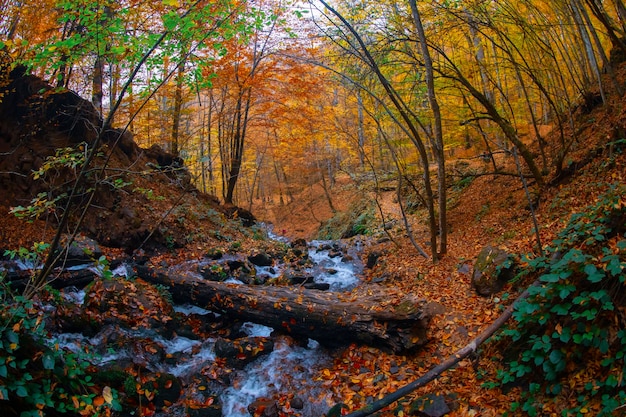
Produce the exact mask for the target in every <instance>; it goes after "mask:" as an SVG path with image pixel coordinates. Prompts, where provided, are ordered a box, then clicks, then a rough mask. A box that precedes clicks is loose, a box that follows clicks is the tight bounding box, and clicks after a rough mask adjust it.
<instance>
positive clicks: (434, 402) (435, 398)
mask: <svg viewBox="0 0 626 417" xmlns="http://www.w3.org/2000/svg"><path fill="white" fill-rule="evenodd" d="M450 411H452V410H450V407H448V404H447V403H446V399H445V397H444V396H443V395H439V394H428V395H425V396H423V397H421V398H418V399H417V400H415V401H413V403H411V408H410V410H409V414H410V415H412V416H419V417H443V416H445V415H447V414H448V413H449V412H450Z"/></svg>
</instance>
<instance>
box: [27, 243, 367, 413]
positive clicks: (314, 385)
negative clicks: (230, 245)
mask: <svg viewBox="0 0 626 417" xmlns="http://www.w3.org/2000/svg"><path fill="white" fill-rule="evenodd" d="M270 237H272V238H273V239H282V238H280V237H278V236H275V235H272V234H271V233H270ZM283 241H284V240H283ZM284 242H285V243H286V241H284ZM339 248H342V249H339ZM353 250H356V249H353ZM346 253H347V250H346V249H345V245H343V244H341V243H340V242H332V241H313V242H310V243H309V244H308V259H310V260H311V261H312V262H311V263H309V264H308V266H307V268H306V269H305V272H306V273H309V274H311V275H312V276H313V277H314V282H315V283H316V284H321V285H323V286H324V287H323V288H326V287H328V288H329V289H330V290H332V291H346V290H348V289H350V288H353V287H355V286H356V285H358V283H359V273H360V272H361V270H362V266H361V265H360V261H359V257H358V256H346ZM208 264H209V261H208V260H198V261H187V262H184V263H181V264H179V265H172V266H169V271H170V272H171V273H173V274H185V273H187V274H190V275H196V276H201V275H200V274H199V273H198V272H196V271H199V270H202V269H203V268H206V267H207V265H208ZM21 266H22V267H24V268H26V267H28V265H21ZM286 268H288V266H287V265H284V264H276V265H273V266H255V269H256V271H255V273H254V274H253V275H254V276H257V277H258V276H263V277H265V278H267V279H272V278H277V277H279V276H281V275H282V274H284V273H285V269H286ZM71 269H72V270H73V271H78V270H81V269H91V270H93V272H95V273H101V271H98V270H97V269H96V268H94V267H93V266H92V265H78V266H75V267H72V268H71ZM111 272H112V274H113V275H114V276H115V277H117V279H118V280H122V279H125V280H129V281H132V280H133V279H135V278H134V276H133V269H132V266H131V265H130V264H126V263H124V264H121V265H119V266H118V267H117V268H115V269H113V270H112V271H111ZM225 282H229V283H232V284H234V285H246V284H244V283H243V282H242V281H240V280H238V279H237V278H235V277H232V276H231V277H228V279H227V280H226V281H225ZM92 291H93V288H92ZM61 295H62V297H63V298H64V299H65V300H66V301H67V303H68V304H70V305H71V306H70V307H64V308H66V309H69V310H71V309H73V308H76V309H79V310H80V309H84V308H85V303H87V302H88V299H89V297H93V295H90V294H89V289H77V288H75V287H74V288H65V289H63V290H61ZM129 307H131V308H132V307H133V306H129ZM47 308H48V309H52V310H53V309H55V307H53V306H52V305H49V306H48V307H47ZM119 315H120V316H121V317H123V316H125V315H130V313H127V312H119ZM172 315H173V316H176V318H175V320H174V321H175V322H176V323H178V326H179V327H176V328H175V329H171V328H170V327H171V326H168V324H167V323H165V324H164V323H163V322H161V323H158V322H156V321H155V322H153V325H152V326H151V327H150V328H144V327H141V326H135V327H134V328H133V327H132V326H131V327H128V326H126V325H125V324H124V323H122V322H120V321H116V320H109V321H108V322H105V323H103V325H102V326H100V327H99V328H98V330H97V332H95V334H94V330H93V327H92V328H89V329H88V331H85V332H81V331H77V330H76V327H77V326H69V327H70V328H72V330H71V331H68V330H62V331H53V332H52V334H51V338H50V343H51V344H58V346H59V347H60V348H63V349H67V350H70V351H74V352H75V351H78V350H79V349H82V350H85V351H88V352H91V353H94V354H95V356H94V359H93V360H92V363H93V364H94V365H96V366H97V367H98V368H99V369H100V370H101V371H102V372H113V371H115V370H122V369H124V370H128V369H134V372H136V373H137V374H133V375H131V374H129V375H128V377H127V379H126V381H140V382H139V383H138V384H137V385H136V388H135V391H137V392H138V393H139V395H138V397H139V398H141V394H146V392H147V394H146V396H147V398H148V399H150V400H151V401H149V403H150V404H155V405H156V406H157V409H156V410H153V412H154V415H162V416H165V415H167V416H176V415H180V416H184V415H188V414H187V413H189V412H190V411H189V410H188V409H187V406H185V405H183V404H188V403H190V402H191V403H193V404H196V405H197V404H203V405H205V406H207V407H206V408H205V409H203V408H201V407H198V409H197V410H196V414H192V415H202V416H205V415H208V416H220V415H221V416H228V417H244V416H249V415H250V414H254V410H257V412H258V409H259V407H262V408H265V411H264V412H263V413H264V414H262V415H264V416H272V415H278V413H279V412H282V413H288V415H293V416H320V415H323V414H324V413H326V412H327V411H328V409H329V408H330V406H332V405H333V404H334V402H335V401H336V400H337V399H334V398H332V394H331V391H330V390H328V389H325V386H324V381H320V380H316V378H315V377H314V376H315V375H316V374H319V372H321V371H322V370H323V369H324V368H329V367H331V366H332V361H333V356H332V351H330V350H328V349H326V348H324V347H322V346H321V345H320V344H319V343H318V342H317V341H315V340H313V339H309V340H308V343H303V342H302V341H299V342H298V341H296V340H294V339H293V338H291V337H289V336H286V335H280V334H277V333H276V332H274V329H272V328H270V327H267V326H265V325H263V323H251V322H243V323H239V324H238V325H236V326H235V327H233V326H232V323H229V324H228V325H225V324H224V323H219V317H220V315H219V314H217V313H214V312H211V311H208V310H206V309H204V308H201V307H198V306H196V305H192V304H175V305H174V312H173V313H172ZM198 322H201V323H204V325H201V326H200V327H203V328H204V329H205V330H206V329H207V328H210V327H211V326H214V327H215V329H214V330H215V331H214V332H211V333H206V332H195V331H194V330H191V329H195V328H196V327H194V326H196V325H197V324H196V325H193V324H192V325H189V324H188V323H198ZM181 323H182V324H181ZM218 323H219V324H218ZM207 324H208V326H207ZM62 327H65V328H67V327H68V326H62ZM241 347H243V348H241ZM237 348H241V349H239V350H237ZM246 350H247V352H245V351H246ZM229 356H230V357H229ZM233 356H234V357H233ZM237 357H239V358H240V359H243V360H242V361H238V360H237V359H236V358H237ZM141 373H143V375H141ZM142 381H152V382H153V388H146V386H147V384H143V385H142ZM163 381H166V382H163ZM168 381H169V382H168ZM140 386H141V387H140ZM176 387H179V392H180V391H182V392H183V393H182V395H181V396H180V398H178V396H177V395H176V392H172V393H168V391H170V390H173V389H175V388H176ZM142 389H143V391H142ZM150 390H152V391H153V393H152V394H150ZM129 391H133V389H132V387H130V388H128V387H127V388H126V392H127V394H128V393H129ZM151 396H152V397H151ZM181 400H182V401H181ZM190 400H191V401H190ZM138 403H139V404H138V406H139V407H141V399H139V400H138ZM170 404H171V406H170V407H168V405H170ZM163 406H165V407H163ZM278 407H281V409H280V410H279V409H278ZM201 410H203V411H201Z"/></svg>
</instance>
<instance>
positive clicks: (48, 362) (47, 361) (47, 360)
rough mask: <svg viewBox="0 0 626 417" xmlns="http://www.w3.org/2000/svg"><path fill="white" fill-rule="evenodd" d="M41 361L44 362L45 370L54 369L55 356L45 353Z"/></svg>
mask: <svg viewBox="0 0 626 417" xmlns="http://www.w3.org/2000/svg"><path fill="white" fill-rule="evenodd" d="M41 361H42V362H43V368H44V369H49V370H51V369H54V356H52V354H51V353H50V352H46V353H44V355H43V356H42V357H41Z"/></svg>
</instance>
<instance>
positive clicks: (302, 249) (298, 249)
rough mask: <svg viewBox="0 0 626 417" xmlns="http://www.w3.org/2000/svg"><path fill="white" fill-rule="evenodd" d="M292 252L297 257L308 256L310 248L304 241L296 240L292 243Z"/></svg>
mask: <svg viewBox="0 0 626 417" xmlns="http://www.w3.org/2000/svg"><path fill="white" fill-rule="evenodd" d="M291 250H292V252H293V253H294V254H295V255H296V256H302V255H306V254H308V251H309V248H308V245H307V243H306V240H304V239H296V240H294V241H293V242H291Z"/></svg>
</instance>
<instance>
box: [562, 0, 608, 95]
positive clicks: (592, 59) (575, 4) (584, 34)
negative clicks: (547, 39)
mask: <svg viewBox="0 0 626 417" xmlns="http://www.w3.org/2000/svg"><path fill="white" fill-rule="evenodd" d="M581 7H582V5H581V4H580V2H579V1H578V0H572V1H571V2H570V8H571V11H572V16H573V17H574V21H575V22H576V27H577V28H578V32H579V34H580V37H581V38H582V41H583V45H584V47H585V52H586V53H587V59H588V60H589V65H590V66H591V70H592V71H593V73H594V75H595V76H596V82H597V83H598V88H599V89H600V96H601V97H602V103H603V104H606V95H605V94H604V85H603V83H602V76H601V74H600V66H599V65H598V60H597V59H596V54H595V52H594V50H593V45H592V44H591V38H590V37H589V32H588V31H587V27H586V25H585V22H584V21H583V17H582V14H581V10H580V9H581Z"/></svg>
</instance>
